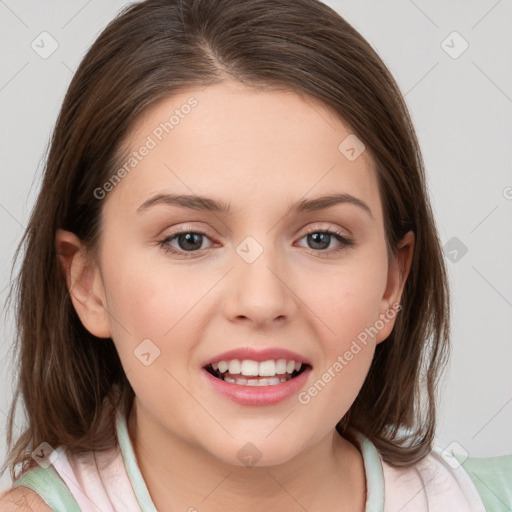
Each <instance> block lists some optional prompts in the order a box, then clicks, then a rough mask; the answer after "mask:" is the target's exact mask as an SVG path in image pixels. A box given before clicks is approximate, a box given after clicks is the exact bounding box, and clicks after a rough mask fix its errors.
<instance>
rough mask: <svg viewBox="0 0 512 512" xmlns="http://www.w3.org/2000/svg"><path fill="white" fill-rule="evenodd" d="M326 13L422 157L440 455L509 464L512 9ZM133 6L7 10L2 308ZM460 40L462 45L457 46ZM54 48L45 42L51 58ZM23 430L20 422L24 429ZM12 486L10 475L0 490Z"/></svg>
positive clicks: (442, 6)
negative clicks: (448, 310) (105, 48)
mask: <svg viewBox="0 0 512 512" xmlns="http://www.w3.org/2000/svg"><path fill="white" fill-rule="evenodd" d="M326 3H327V4H328V5H330V6H331V7H333V8H334V9H335V10H337V11H338V12H339V13H340V14H341V15H342V16H344V17H345V18H346V19H347V21H349V22H350V23H351V24H352V25H354V27H355V28H356V29H357V30H359V31H360V32H361V34H362V35H363V36H364V37H366V38H367V39H368V40H369V41H370V43H371V44H372V45H373V47H374V48H375V49H376V50H377V52H378V53H379V54H380V56H381V57H382V58H383V60H384V62H385V63H386V64H387V66H388V67H389V68H390V70H391V72H392V73H393V75H394V76H395V78H396V80H397V82H398V84H399V86H400V88H401V90H402V92H403V94H404V95H405V98H406V101H407V103H408V105H409V108H410V110H411V114H412V117H413V121H414V123H415V126H416V129H417V132H418V136H419V139H420V144H421V146H422V150H423V156H424V159H425V164H426V168H427V173H428V180H429V187H430V191H431V196H432V202H433V207H434V211H435V215H436V218H437V222H438V226H439V231H440V237H441V240H442V243H443V245H445V247H446V251H445V254H446V256H447V260H448V261H447V264H448V269H449V273H450V282H451V285H452V294H453V324H452V328H453V355H452V359H451V362H450V365H449V368H448V371H447V373H446V376H445V379H444V384H443V399H442V402H441V404H440V405H441V406H440V421H439V429H438V438H437V442H438V444H439V445H440V446H442V447H447V446H449V445H451V446H452V447H455V449H456V451H459V452H460V451H466V452H467V453H468V454H469V455H470V456H476V457H484V456H493V455H498V454H503V453H512V435H511V432H512V376H511V371H510V364H511V361H512V343H511V341H512V340H511V336H510V333H511V327H512V315H511V312H512V272H511V271H510V262H511V261H512V236H511V233H512V229H511V227H512V226H511V224H512V216H511V210H512V174H511V172H510V166H511V162H512V154H511V153H512V150H511V148H512V144H511V140H512V126H511V124H512V123H511V120H512V117H511V113H512V99H511V98H512V66H511V65H510V63H511V62H512V44H511V42H512V31H511V30H510V20H511V19H512V2H511V1H510V0H498V1H496V0H489V1H450V2H447V1H441V0H436V1H428V2H427V1H420V0H415V1H412V0H393V1H387V2H376V1H371V0H364V1H362V0H357V1H356V0H350V1H341V0H339V1H334V0H331V1H328V2H326ZM125 4H126V2H124V1H121V0H116V1H113V0H111V1H109V2H105V1H100V0H89V1H79V2H78V1H73V2H71V1H69V0H68V1H64V0H60V1H57V0H51V1H50V0H47V1H45V2H37V1H36V0H31V1H28V0H19V1H18V0H17V1H15V0H0V42H1V44H0V52H1V54H0V109H1V110H0V111H1V119H2V123H1V125H0V141H1V148H0V151H1V153H0V179H1V186H0V226H1V235H2V236H1V237H0V253H1V255H0V262H1V263H0V264H1V267H0V301H1V303H2V304H3V303H4V301H5V299H6V296H7V285H8V283H9V270H10V266H11V260H12V256H13V253H14V249H15V247H16V245H17V243H18V242H19V240H20V238H21V236H22V233H23V230H24V227H25V225H26V222H27V220H28V217H29V214H30V211H31V208H32V205H33V203H34V199H35V196H36V194H37V192H38V190H39V186H40V180H41V172H42V164H43V157H44V151H45V149H46V145H47V142H48V139H49V136H50V133H51V130H52V128H53V125H54V122H55V120H56V117H57V113H58V110H59V108H60V104H61V102H62V100H63V97H64V93H65V91H66V88H67V86H68V84H69V82H70V80H71V77H72V74H73V71H74V70H75V69H76V67H77V65H78V63H79V62H80V60H81V59H82V57H83V55H84V53H85V52H86V50H87V48H88V47H89V46H90V45H91V44H92V42H93V41H94V39H95V38H96V37H97V35H98V34H99V32H100V31H101V30H102V29H103V27H104V26H105V25H106V24H107V23H108V22H109V21H110V20H111V19H112V18H113V17H114V15H115V14H116V12H117V11H118V9H119V8H120V7H121V6H123V5H125ZM44 31H46V32H48V33H49V34H51V37H53V38H54V39H55V40H56V41H57V43H58V48H57V49H56V51H55V52H54V53H53V54H52V55H50V56H49V57H47V58H46V59H43V58H42V57H41V56H40V55H39V54H38V53H36V51H34V50H33V49H32V47H31V44H32V42H33V41H35V43H34V45H35V44H39V46H40V47H42V45H43V43H41V37H47V36H40V34H41V33H42V32H44ZM454 31H456V32H458V33H459V34H460V36H457V35H450V34H452V33H453V32H454ZM448 36H449V37H448ZM443 41H444V43H443ZM465 42H467V44H468V45H469V46H468V48H467V49H466V50H465V51H464V52H462V50H463V49H464V47H465V46H466V43H465ZM50 45H51V41H50V40H49V39H45V45H44V48H45V49H46V50H48V49H50V48H51V46H50ZM42 50H43V49H41V50H39V51H42ZM461 52H462V53H461ZM450 54H451V55H450ZM454 57H456V58H454ZM466 250H467V252H465V251H466ZM0 328H1V334H0V340H1V341H0V358H2V359H3V363H2V365H1V370H0V386H1V388H0V389H1V393H0V458H2V459H3V458H4V456H5V449H6V447H5V436H4V434H3V433H4V427H5V419H6V413H7V411H8V405H9V403H10V400H11V397H12V389H13V384H12V374H11V371H10V369H9V368H7V366H6V364H7V361H6V359H5V355H6V353H7V350H8V348H9V346H10V345H11V343H12V339H13V325H12V314H8V315H7V317H6V318H5V322H3V323H2V325H1V327H0ZM23 419H24V416H23V414H21V415H18V418H17V422H18V425H20V426H21V425H22V421H23ZM454 443H457V444H454ZM9 482H10V480H9V478H8V475H7V474H5V475H3V477H2V478H1V479H0V490H1V489H2V488H4V487H7V486H8V485H9Z"/></svg>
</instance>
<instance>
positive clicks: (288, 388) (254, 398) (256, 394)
mask: <svg viewBox="0 0 512 512" xmlns="http://www.w3.org/2000/svg"><path fill="white" fill-rule="evenodd" d="M223 355H224V354H223ZM273 357H274V356H272V357H270V359H272V358H273ZM251 358H252V357H251ZM286 358H287V357H286ZM286 358H285V357H283V359H286ZM231 359H237V358H236V357H231ZM246 359H249V358H248V357H247V358H246ZM290 359H294V358H293V357H290ZM221 360H222V359H221ZM263 360H265V359H263ZM295 360H296V359H295ZM212 361H215V360H212ZM207 364H208V363H207ZM310 372H311V367H310V366H309V367H307V368H306V369H305V370H304V371H303V372H302V373H301V374H300V375H297V377H294V378H293V379H290V380H288V381H286V382H282V383H281V384H276V385H274V386H254V387H253V386H242V385H239V384H232V383H229V382H225V381H223V380H221V379H218V378H217V377H214V376H213V375H212V374H211V373H209V372H208V371H207V370H205V369H204V368H202V369H201V374H202V375H203V376H204V377H205V378H206V380H207V382H208V384H209V385H210V386H212V388H213V389H214V390H215V391H216V392H218V393H220V394H221V395H223V396H225V397H226V398H229V399H230V400H232V401H234V402H237V403H239V404H241V405H252V406H257V405H259V406H264V405H276V404H278V403H279V402H281V401H283V400H285V399H287V398H289V397H290V396H292V395H295V394H297V393H298V392H299V390H300V389H301V388H302V387H303V386H304V384H305V383H306V381H307V379H308V377H309V374H310Z"/></svg>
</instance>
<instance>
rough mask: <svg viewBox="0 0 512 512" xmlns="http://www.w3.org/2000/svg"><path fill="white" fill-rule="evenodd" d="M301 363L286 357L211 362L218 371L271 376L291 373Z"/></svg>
mask: <svg viewBox="0 0 512 512" xmlns="http://www.w3.org/2000/svg"><path fill="white" fill-rule="evenodd" d="M301 367H302V363H296V362H295V361H293V360H290V361H287V360H286V359H277V360H273V359H269V360H268V361H262V362H258V361H253V360H252V359H244V360H243V361H240V360H239V359H231V360H230V361H219V362H218V363H212V368H213V369H214V370H219V372H220V373H224V372H226V371H229V373H231V374H233V375H238V374H240V373H241V374H242V375H246V376H253V377H257V376H259V377H273V376H274V375H276V374H284V373H293V372H294V371H299V370H300V369H301Z"/></svg>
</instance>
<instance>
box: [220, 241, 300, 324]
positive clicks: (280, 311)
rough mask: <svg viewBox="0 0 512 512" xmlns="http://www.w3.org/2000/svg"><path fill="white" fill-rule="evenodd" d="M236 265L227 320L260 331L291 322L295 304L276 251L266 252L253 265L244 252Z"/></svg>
mask: <svg viewBox="0 0 512 512" xmlns="http://www.w3.org/2000/svg"><path fill="white" fill-rule="evenodd" d="M252 249H254V248H252ZM234 261H235V263H234V268H233V271H232V272H230V286H229V289H228V290H227V294H228V297H227V299H226V302H225V304H226V311H225V313H226V315H227V317H228V318H229V319H230V320H231V321H233V322H247V323H253V324H254V326H258V327H260V328H261V327H265V326H267V325H269V326H270V325H273V324H276V323H279V324H283V323H285V322H286V321H288V320H289V319H290V318H291V317H292V315H293V311H294V310H295V301H294V293H293V291H292V286H291V282H290V281H291V279H292V278H291V275H290V271H289V269H288V270H287V269H286V266H285V262H284V260H283V259H282V258H278V256H277V255H276V253H275V252H274V251H271V250H270V249H263V251H262V252H261V254H260V255H259V256H258V257H257V258H256V259H255V260H254V261H252V262H251V259H250V258H249V259H247V258H245V256H244V254H243V252H242V251H240V252H239V253H236V254H234Z"/></svg>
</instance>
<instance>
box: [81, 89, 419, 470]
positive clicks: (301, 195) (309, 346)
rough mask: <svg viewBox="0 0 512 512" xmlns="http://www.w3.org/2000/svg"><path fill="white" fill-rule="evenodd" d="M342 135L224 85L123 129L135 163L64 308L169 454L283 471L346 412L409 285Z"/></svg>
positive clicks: (310, 105)
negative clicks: (117, 371) (174, 443)
mask: <svg viewBox="0 0 512 512" xmlns="http://www.w3.org/2000/svg"><path fill="white" fill-rule="evenodd" d="M186 105H188V107H186ZM172 115H174V118H172V117H171V116H172ZM166 122H167V123H168V124H167V125H166V124H165V123H166ZM347 137H349V139H347ZM353 137H354V136H353V135H352V134H351V132H350V130H349V128H348V127H347V126H346V125H345V124H344V123H343V122H342V120H340V119H339V118H338V117H337V116H336V115H335V114H334V113H333V112H331V111H330V110H329V109H327V107H325V106H323V105H322V104H320V103H318V102H317V101H315V100H314V99H313V98H302V97H301V96H299V95H297V94H296V93H292V92H288V91H286V92H285V91H282V90H279V91H278V90H270V89H269V90H265V91H262V90H255V89H252V88H248V87H246V86H244V85H241V84H239V83H235V82H224V83H222V84H217V85H214V86H209V87H207V88H204V89H201V88H197V89H190V90H188V91H186V92H183V93H181V94H179V95H176V96H173V97H172V98H169V99H166V100H165V101H162V102H161V103H159V104H158V105H156V106H155V107H153V108H152V109H151V110H149V111H148V112H147V113H146V114H145V115H144V117H143V118H141V119H140V120H139V122H138V123H137V125H136V126H135V127H134V129H133V130H132V131H131V133H130V136H129V138H128V139H127V141H126V148H127V149H128V150H129V152H130V153H131V154H132V157H133V158H134V159H135V160H132V161H131V163H130V161H128V159H127V166H126V168H125V170H126V169H129V171H128V172H125V173H123V172H122V171H121V172H120V173H119V175H120V176H119V177H120V178H121V179H120V180H118V181H119V183H117V182H116V183H117V184H115V186H113V185H112V184H106V185H105V186H104V187H103V190H108V193H107V194H106V197H105V198H103V199H101V196H102V192H98V197H100V199H98V200H102V201H103V202H104V204H103V211H102V226H103V231H102V238H101V246H100V253H99V261H98V265H97V267H95V268H94V271H92V272H91V273H89V274H88V277H83V278H82V277H79V278H77V279H81V281H80V283H81V287H82V289H88V290H90V291H91V292H92V293H93V294H94V295H95V296H96V298H97V300H96V301H92V302H91V300H90V296H91V294H89V295H87V294H85V293H83V294H81V293H80V290H79V289H78V287H74V289H75V290H77V291H76V292H75V293H74V294H73V302H74V304H75V307H76V309H77V311H78V313H79V315H80V317H81V319H82V321H83V323H84V325H85V326H86V327H87V328H88V329H89V330H90V331H91V332H92V333H93V334H96V335H97V336H101V337H112V339H113V340H114V343H115V345H116V347H117V350H118V352H119V355H120V358H121V361H122V364H123V367H124V369H125V372H126V374H127V377H128V379H129V381H130V383H131V385H132V387H133V389H134V391H135V394H136V404H137V407H138V414H140V415H142V416H143V417H144V418H146V421H147V422H151V423H152V424H154V425H158V428H159V430H160V432H163V433H165V435H167V436H169V438H175V439H179V440H180V442H183V443H186V444H188V445H190V446H194V447H195V449H199V450H201V451H203V452H205V453H207V454H209V455H210V456H212V457H214V458H216V459H220V460H222V461H224V462H227V463H229V464H236V465H240V464H242V463H243V462H244V460H243V458H244V457H245V455H255V454H252V453H249V452H250V451H251V450H255V448H254V447H251V448H249V447H248V446H249V445H247V443H248V442H250V443H252V444H253V445H254V446H255V447H256V448H257V451H256V450H255V453H258V452H259V453H258V455H257V456H258V457H261V459H260V462H259V464H263V465H264V464H269V465H272V464H278V463H282V462H285V461H288V460H290V459H291V458H292V457H294V456H295V455H297V454H299V453H301V452H302V451H304V450H307V449H308V448H311V447H312V446H314V445H315V444H316V443H318V442H319V441H321V440H322V439H325V438H326V436H328V435H331V434H332V433H333V431H334V428H335V425H336V423H337V422H338V421H339V420H340V419H341V418H342V416H343V415H344V414H345V412H346V411H347V410H348V409H349V407H350V405H351V404H352V403H353V401H354V399H355V398H356V396H357V394H358V392H359V390H360V388H361V386H362V384H363V381H364V379H365V377H366V375H367V372H368V369H369V366H370V363H371V360H372V356H373V354H374V349H375V345H376V343H379V342H381V341H382V340H383V339H385V338H386V337H387V336H388V335H389V333H390V331H391V329H392V327H393V323H394V320H395V317H396V315H397V310H396V304H397V302H398V301H399V299H400V294H401V290H402V285H403V279H401V277H402V278H403V273H402V274H401V273H400V268H402V267H401V266H400V264H398V263H397V264H395V260H391V261H388V257H387V252H386V241H385V233H384V222H383V213H382V205H381V200H380V197H379V189H378V184H377V178H376V174H375V171H374V169H373V162H372V160H371V158H370V156H369V154H368V151H363V152H362V153H361V154H360V155H359V156H358V157H357V158H355V159H354V156H357V153H358V152H359V149H360V148H359V147H356V146H354V139H353ZM345 139H347V140H345ZM344 141H345V142H344ZM340 144H341V146H340ZM143 147H146V148H147V149H146V150H144V149H141V148H143ZM340 147H341V149H340ZM350 147H354V148H355V151H354V152H352V151H351V150H350ZM133 152H136V154H135V155H133ZM128 158H129V157H128ZM171 195H172V196H173V197H174V199H173V198H172V197H171ZM176 196H189V198H188V199H186V198H181V199H179V198H176ZM325 196H329V197H331V199H332V198H333V197H334V196H337V200H336V201H324V202H323V203H322V201H319V198H325ZM199 198H202V199H201V200H200V199H199ZM204 198H208V199H204ZM214 205H215V206H219V208H213V206H214ZM220 206H221V207H222V208H220ZM409 248H410V245H409ZM406 249H407V247H406V248H405V249H402V251H398V252H397V260H396V261H397V262H399V261H400V258H401V257H402V256H401V254H402V253H403V252H404V251H405V252H407V250H406ZM406 259H407V258H406ZM79 268H80V264H79V262H77V263H76V269H75V270H76V271H77V272H78V270H79ZM76 275H80V276H81V275H82V274H80V273H78V274H76ZM83 275H84V276H85V274H83ZM93 303H94V304H93ZM244 450H245V451H247V454H246V453H245V452H244Z"/></svg>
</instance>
